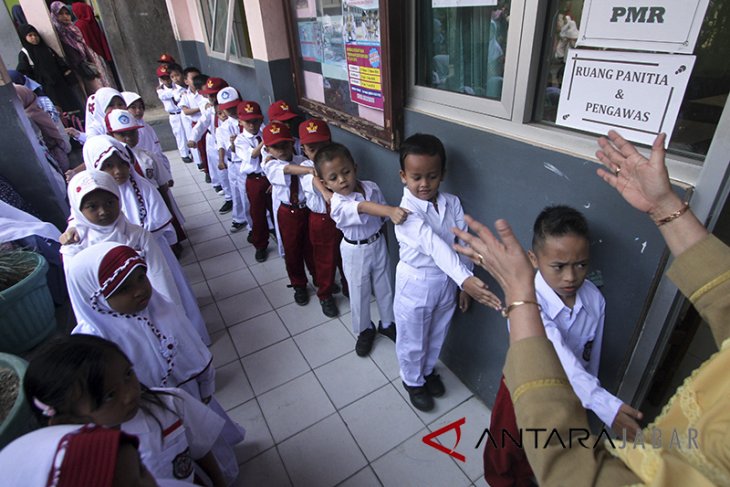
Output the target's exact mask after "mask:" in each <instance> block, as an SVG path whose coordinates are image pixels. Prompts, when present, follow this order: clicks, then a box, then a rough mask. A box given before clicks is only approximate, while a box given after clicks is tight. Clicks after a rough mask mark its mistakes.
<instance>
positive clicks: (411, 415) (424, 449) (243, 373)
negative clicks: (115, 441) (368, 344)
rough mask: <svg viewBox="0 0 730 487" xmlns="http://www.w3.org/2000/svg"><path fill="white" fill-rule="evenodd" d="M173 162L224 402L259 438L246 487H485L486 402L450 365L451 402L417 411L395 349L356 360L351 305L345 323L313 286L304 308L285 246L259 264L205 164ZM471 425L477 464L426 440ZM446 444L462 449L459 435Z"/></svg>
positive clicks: (465, 431) (189, 257)
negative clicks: (234, 229)
mask: <svg viewBox="0 0 730 487" xmlns="http://www.w3.org/2000/svg"><path fill="white" fill-rule="evenodd" d="M167 155H168V157H170V160H171V161H172V165H173V174H174V178H175V186H174V188H173V193H174V195H175V198H176V200H177V202H178V205H179V206H180V207H181V210H182V212H183V214H184V215H185V218H186V220H187V222H186V224H185V227H186V229H187V232H188V241H187V242H185V244H184V245H185V252H184V254H183V257H182V264H183V266H184V269H185V273H186V274H187V276H188V278H189V279H190V282H191V284H192V285H193V288H194V290H195V293H196V295H197V298H198V302H199V304H200V306H201V309H202V311H203V315H204V316H205V318H206V320H207V323H208V328H209V330H210V332H211V334H212V337H213V340H214V344H213V346H212V351H213V354H214V360H213V363H214V364H215V366H216V368H217V386H218V391H217V393H216V396H217V398H218V400H219V401H220V403H221V404H222V405H223V406H224V407H225V408H226V409H227V410H228V411H229V414H230V415H231V417H232V418H234V420H236V421H238V422H239V423H240V424H241V425H243V426H244V427H245V428H246V431H247V433H246V440H245V441H244V442H243V443H242V444H241V445H240V446H239V447H238V450H237V455H238V459H239V462H240V463H241V474H240V477H239V482H238V485H242V486H243V485H246V486H255V487H258V486H266V487H276V486H290V485H294V486H317V487H325V486H334V485H343V486H378V485H384V486H399V487H403V486H450V487H451V486H454V487H456V486H471V485H475V486H480V487H483V486H485V485H486V483H485V481H484V479H483V477H482V461H481V449H482V447H480V448H479V449H476V448H475V445H476V443H477V441H478V440H479V437H480V435H481V433H482V431H483V430H484V428H485V427H486V426H488V424H489V410H488V409H487V408H486V406H485V405H484V404H483V403H482V402H481V401H480V400H479V399H478V398H476V397H475V396H474V395H473V394H472V393H471V392H470V391H469V390H468V389H467V388H466V387H465V386H464V385H463V384H462V383H461V382H460V381H459V380H458V379H457V378H456V377H455V376H454V375H453V374H452V373H451V372H450V371H449V370H448V369H446V368H445V367H443V366H441V365H440V364H439V366H438V367H439V368H438V370H439V372H440V374H441V376H442V378H443V379H444V383H445V385H446V389H447V392H446V395H445V396H444V397H442V398H440V399H437V400H436V408H435V409H434V411H432V412H430V413H423V412H420V411H417V410H415V409H413V408H412V407H411V405H410V403H409V402H408V400H407V397H405V396H404V394H405V392H404V391H403V388H402V386H401V383H400V378H399V376H398V365H397V362H396V359H395V346H394V344H393V343H392V342H391V341H390V340H388V339H387V338H385V337H383V336H378V338H377V339H376V342H375V346H374V349H373V352H372V354H371V356H370V357H369V358H360V357H358V356H356V355H355V352H354V345H355V339H354V337H353V335H352V333H351V332H350V327H349V323H350V319H349V314H348V302H347V299H346V298H344V297H343V296H342V295H341V294H340V295H337V296H336V298H337V304H338V306H339V308H340V313H341V315H340V318H339V319H330V318H327V317H326V316H325V315H324V314H322V311H321V308H320V305H319V301H318V300H317V299H316V295H314V291H313V290H311V292H310V295H311V297H312V299H311V300H310V303H309V304H308V305H307V306H304V307H301V306H298V305H296V304H295V303H294V296H293V292H292V290H291V289H289V288H287V287H286V284H287V282H288V281H287V279H286V271H285V268H284V261H283V260H282V259H281V258H280V257H279V256H278V254H277V253H276V251H275V248H274V245H273V243H272V245H271V246H270V247H269V249H270V253H269V259H268V260H267V261H266V262H265V263H262V264H259V263H256V261H255V260H254V249H253V247H251V245H250V244H248V243H247V242H246V236H247V233H248V232H247V231H246V230H244V231H241V232H239V233H237V234H230V233H229V231H228V229H229V227H230V213H229V214H227V215H219V214H218V208H219V207H220V206H221V204H222V203H223V198H222V196H218V195H217V194H216V193H215V192H214V191H213V190H212V189H211V186H210V185H208V184H205V183H204V182H203V177H202V174H201V173H200V172H198V171H197V169H196V167H195V165H194V164H183V163H182V161H181V160H180V158H179V156H178V155H177V152H168V153H167ZM373 313H374V316H375V317H376V318H375V319H377V308H376V307H375V306H373ZM460 418H466V423H465V424H464V425H463V426H462V427H461V441H460V442H459V444H458V447H456V448H455V450H456V451H457V452H459V453H461V454H463V455H465V456H466V462H461V461H458V460H455V459H454V458H452V457H450V456H449V455H447V454H445V453H442V452H439V451H438V450H436V449H434V448H431V447H429V446H428V445H426V444H424V443H423V441H422V438H423V436H425V435H427V434H429V433H430V432H431V431H435V430H438V429H439V428H441V427H443V426H445V425H447V424H449V423H451V422H453V421H456V420H458V419H460ZM439 439H440V440H442V443H443V444H444V445H445V446H446V447H447V448H452V447H453V445H454V443H455V442H456V435H455V430H453V429H452V430H450V431H449V432H447V433H444V434H443V435H442V436H439Z"/></svg>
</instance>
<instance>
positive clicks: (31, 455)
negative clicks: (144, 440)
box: [0, 424, 180, 487]
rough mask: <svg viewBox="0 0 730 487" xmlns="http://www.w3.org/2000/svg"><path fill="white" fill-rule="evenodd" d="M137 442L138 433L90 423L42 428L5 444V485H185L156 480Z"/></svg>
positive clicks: (1, 460)
mask: <svg viewBox="0 0 730 487" xmlns="http://www.w3.org/2000/svg"><path fill="white" fill-rule="evenodd" d="M137 444H138V441H137V438H135V437H134V436H131V435H128V434H126V433H122V432H121V431H120V430H117V429H112V428H104V427H102V426H96V425H91V424H87V425H78V424H64V425H60V426H48V427H46V428H40V429H37V430H34V431H31V432H30V433H27V434H25V435H23V436H21V437H20V438H17V439H15V440H14V441H12V442H11V443H10V444H9V445H8V446H6V447H5V448H3V449H2V450H0V471H1V472H3V487H49V486H50V487H66V486H69V485H70V486H77V485H90V484H91V483H92V482H93V484H94V485H98V486H100V487H101V486H104V487H111V486H113V485H137V486H140V487H147V486H149V487H151V486H155V485H156V486H158V487H180V484H179V483H178V482H177V481H169V482H174V483H167V482H168V481H160V482H157V481H155V478H154V477H153V476H152V474H150V472H149V471H147V469H146V468H145V466H144V464H143V463H142V461H141V460H140V458H139V453H138V452H137ZM90 455H93V458H94V461H93V462H92V461H89V456H90ZM29 459H32V461H29ZM49 479H51V482H49Z"/></svg>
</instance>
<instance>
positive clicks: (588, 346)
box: [583, 340, 593, 362]
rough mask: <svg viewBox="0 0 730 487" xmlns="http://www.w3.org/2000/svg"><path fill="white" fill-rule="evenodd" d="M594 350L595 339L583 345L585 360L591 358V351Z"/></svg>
mask: <svg viewBox="0 0 730 487" xmlns="http://www.w3.org/2000/svg"><path fill="white" fill-rule="evenodd" d="M592 351H593V340H591V341H589V342H587V343H586V344H585V346H584V347H583V360H585V361H586V362H588V361H590V360H591V352H592Z"/></svg>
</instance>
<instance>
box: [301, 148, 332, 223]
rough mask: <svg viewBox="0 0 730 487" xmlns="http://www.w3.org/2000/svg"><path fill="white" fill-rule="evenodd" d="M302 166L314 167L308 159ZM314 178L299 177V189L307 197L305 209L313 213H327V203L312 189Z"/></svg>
mask: <svg viewBox="0 0 730 487" xmlns="http://www.w3.org/2000/svg"><path fill="white" fill-rule="evenodd" d="M302 166H307V167H314V162H312V161H311V160H310V159H307V160H306V161H304V162H302ZM313 181H314V176H312V175H311V174H305V175H304V176H300V177H299V182H300V183H301V188H302V189H303V190H304V194H305V195H306V196H307V208H309V210H310V211H312V212H314V213H327V202H326V201H325V199H324V197H322V194H321V193H320V192H319V191H318V190H317V188H315V187H314V183H313Z"/></svg>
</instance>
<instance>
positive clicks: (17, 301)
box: [0, 247, 56, 354]
mask: <svg viewBox="0 0 730 487" xmlns="http://www.w3.org/2000/svg"><path fill="white" fill-rule="evenodd" d="M46 272H48V263H47V262H46V259H44V258H43V256H42V255H40V254H37V253H35V252H31V251H27V250H17V249H13V248H7V247H3V248H0V352H7V353H14V354H19V353H22V352H25V351H27V350H30V349H31V348H33V347H34V346H36V345H38V344H39V343H40V342H41V341H43V340H44V339H45V338H47V337H48V336H49V335H50V334H51V333H53V331H54V330H55V329H56V316H55V309H54V306H53V299H52V298H51V293H50V291H49V289H48V284H47V282H46Z"/></svg>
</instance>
